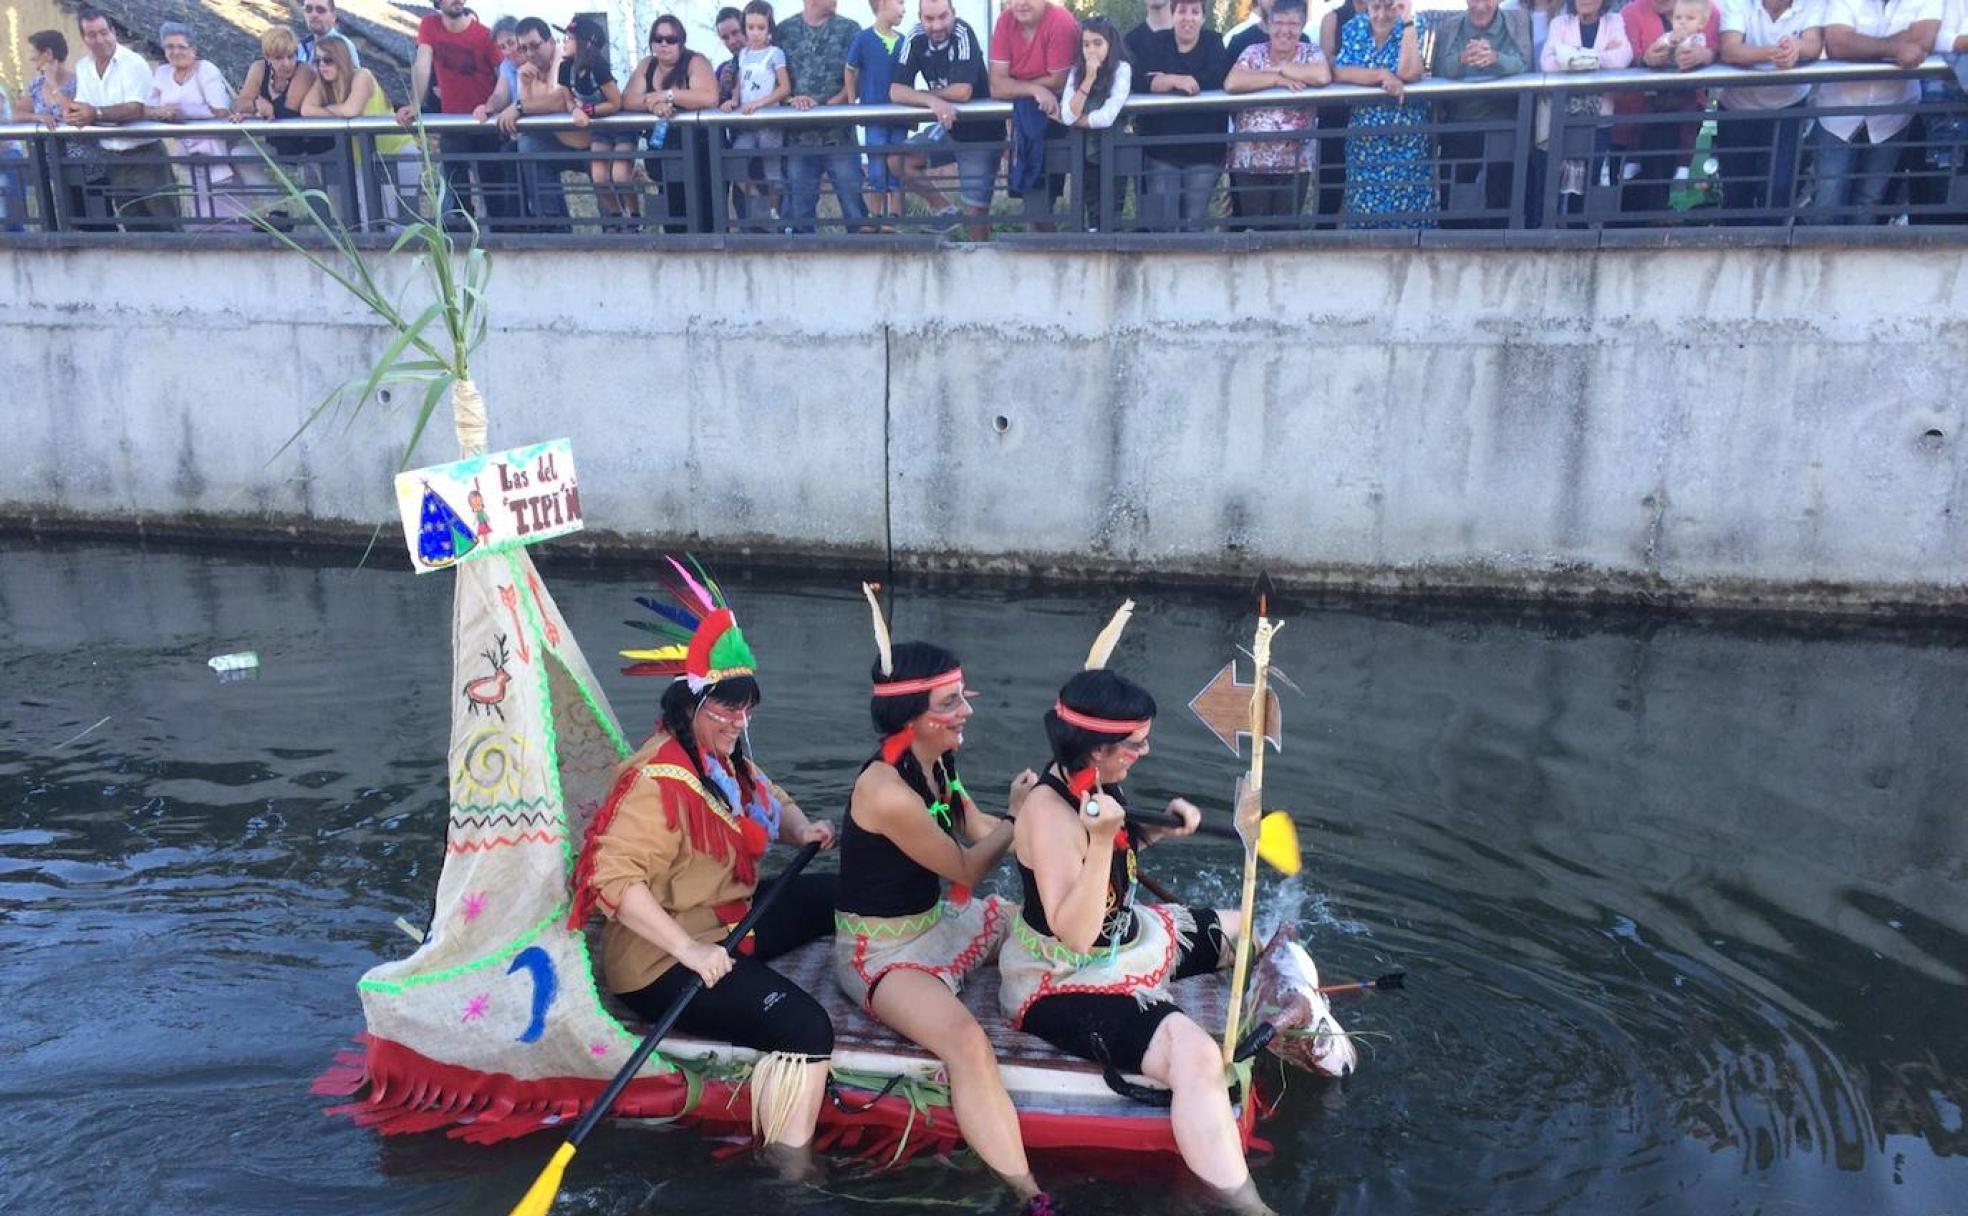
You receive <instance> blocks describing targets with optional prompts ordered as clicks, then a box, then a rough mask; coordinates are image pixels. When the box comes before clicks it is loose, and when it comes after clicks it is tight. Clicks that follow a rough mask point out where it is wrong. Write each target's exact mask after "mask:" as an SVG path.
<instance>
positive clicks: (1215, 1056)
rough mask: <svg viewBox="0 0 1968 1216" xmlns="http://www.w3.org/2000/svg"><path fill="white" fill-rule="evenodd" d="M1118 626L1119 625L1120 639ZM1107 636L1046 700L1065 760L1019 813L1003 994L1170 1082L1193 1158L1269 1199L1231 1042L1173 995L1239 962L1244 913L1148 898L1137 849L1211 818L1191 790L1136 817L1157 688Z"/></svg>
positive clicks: (1222, 1195) (1093, 1054)
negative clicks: (1234, 1082)
mask: <svg viewBox="0 0 1968 1216" xmlns="http://www.w3.org/2000/svg"><path fill="white" fill-rule="evenodd" d="M1125 611H1126V610H1125V609H1123V612H1124V613H1125ZM1117 619H1121V620H1124V619H1125V617H1124V616H1122V617H1120V618H1117ZM1118 633H1119V631H1118V629H1116V628H1114V627H1111V626H1110V627H1109V629H1108V631H1107V632H1106V633H1103V635H1102V638H1103V642H1104V643H1105V648H1106V649H1109V650H1111V647H1112V642H1113V640H1114V638H1116V637H1118ZM1101 650H1102V643H1096V644H1095V656H1096V657H1090V658H1089V659H1088V664H1087V666H1088V670H1085V671H1082V672H1080V673H1079V674H1077V675H1075V676H1074V677H1073V678H1072V679H1070V680H1068V681H1066V684H1065V686H1064V687H1062V688H1061V689H1060V690H1059V696H1058V698H1057V699H1056V700H1055V701H1054V703H1053V707H1052V708H1051V709H1049V710H1047V711H1046V715H1045V730H1046V739H1047V740H1048V742H1050V744H1051V745H1052V756H1053V762H1052V764H1051V765H1049V766H1048V767H1047V769H1046V771H1045V773H1044V774H1043V775H1042V776H1040V778H1039V784H1038V787H1037V788H1036V789H1034V790H1033V791H1032V793H1031V796H1030V797H1029V798H1027V799H1026V800H1025V802H1024V805H1023V806H1022V807H1021V808H1020V811H1019V815H1018V826H1017V839H1016V842H1015V849H1016V859H1017V862H1018V877H1019V881H1020V883H1021V885H1022V886H1023V889H1024V906H1023V907H1022V908H1021V909H1020V911H1019V915H1018V917H1017V919H1016V920H1014V921H1013V922H1012V931H1011V936H1010V937H1009V938H1008V939H1007V940H1006V942H1005V944H1004V949H1003V951H1002V952H1001V953H1000V955H999V958H998V973H999V976H1000V978H1001V980H1002V983H1001V985H1000V987H999V989H998V999H999V1001H1000V1003H1001V1004H1002V1005H1003V1007H1004V1011H1005V1016H1006V1018H1008V1019H1009V1020H1010V1022H1011V1024H1012V1025H1013V1026H1016V1027H1018V1028H1019V1029H1021V1030H1024V1031H1026V1032H1028V1033H1030V1034H1035V1035H1037V1036H1039V1037H1040V1038H1042V1039H1044V1040H1046V1041H1047V1042H1048V1043H1051V1044H1052V1045H1053V1046H1054V1047H1057V1048H1059V1049H1060V1050H1061V1051H1065V1052H1070V1053H1071V1054H1073V1055H1076V1056H1081V1057H1083V1058H1085V1059H1089V1060H1094V1061H1097V1062H1098V1063H1100V1064H1103V1065H1105V1066H1107V1067H1108V1068H1109V1069H1110V1070H1112V1071H1115V1072H1119V1073H1139V1074H1142V1075H1145V1076H1146V1077H1148V1078H1149V1079H1150V1080H1153V1081H1158V1082H1160V1083H1161V1084H1163V1085H1165V1086H1167V1087H1168V1088H1169V1090H1170V1092H1171V1094H1172V1101H1171V1103H1170V1107H1169V1120H1170V1122H1171V1123H1172V1124H1173V1126H1174V1131H1175V1143H1176V1147H1177V1148H1179V1149H1180V1150H1181V1151H1182V1160H1183V1162H1184V1163H1185V1164H1186V1165H1188V1167H1189V1168H1190V1170H1192V1171H1193V1172H1194V1173H1195V1174H1196V1175H1197V1177H1199V1178H1201V1179H1202V1180H1203V1181H1204V1182H1205V1183H1207V1184H1208V1185H1209V1186H1210V1187H1211V1188H1212V1189H1213V1190H1215V1191H1216V1192H1217V1194H1218V1199H1219V1202H1220V1203H1221V1204H1222V1206H1223V1207H1225V1208H1227V1209H1228V1210H1230V1211H1234V1212H1239V1213H1250V1214H1256V1213H1269V1212H1270V1209H1269V1208H1267V1207H1266V1206H1265V1205H1264V1201H1263V1200H1261V1199H1260V1198H1258V1194H1257V1188H1256V1186H1255V1185H1254V1184H1253V1183H1252V1182H1251V1175H1250V1168H1249V1166H1248V1165H1246V1164H1245V1162H1244V1151H1243V1139H1242V1137H1241V1136H1240V1135H1239V1134H1238V1130H1237V1123H1236V1119H1235V1116H1234V1114H1233V1112H1232V1110H1231V1107H1230V1094H1229V1089H1228V1086H1227V1085H1226V1083H1225V1080H1224V1068H1223V1057H1222V1055H1221V1052H1220V1049H1219V1048H1218V1047H1217V1044H1216V1040H1215V1039H1213V1038H1212V1037H1211V1036H1210V1034H1209V1032H1208V1031H1206V1030H1204V1029H1203V1028H1202V1027H1201V1026H1199V1025H1198V1024H1197V1023H1196V1022H1195V1020H1194V1019H1192V1018H1190V1017H1189V1016H1188V1015H1187V1014H1185V1013H1183V1012H1182V1010H1181V1008H1180V1007H1178V1006H1177V1005H1176V1004H1175V1002H1174V1000H1173V999H1171V997H1170V994H1169V985H1170V984H1171V983H1172V982H1174V981H1176V980H1180V979H1186V978H1188V977H1190V976H1195V975H1206V974H1208V973H1209V972H1211V971H1214V970H1216V969H1217V968H1218V967H1221V966H1225V965H1227V964H1228V963H1229V962H1230V961H1231V959H1232V957H1233V951H1232V949H1231V947H1230V943H1231V942H1232V941H1234V940H1235V938H1236V935H1237V934H1238V933H1239V932H1240V931H1241V926H1240V923H1239V914H1238V912H1237V911H1236V910H1235V909H1211V908H1189V907H1183V906H1181V905H1177V904H1137V903H1136V902H1135V888H1136V883H1137V880H1138V873H1137V867H1136V860H1135V854H1136V852H1137V851H1138V850H1139V849H1140V848H1141V847H1142V846H1143V845H1146V844H1148V843H1151V842H1152V841H1153V840H1155V839H1158V838H1161V837H1164V836H1186V835H1188V834H1190V833H1192V832H1194V831H1195V830H1196V825H1197V823H1198V822H1200V819H1201V816H1200V813H1199V812H1198V811H1197V810H1196V808H1195V807H1194V806H1193V805H1191V804H1190V803H1189V802H1187V801H1186V800H1184V799H1181V798H1177V799H1174V800H1172V801H1171V802H1170V803H1169V804H1168V809H1169V813H1170V815H1171V816H1172V817H1173V818H1172V820H1171V823H1172V824H1173V823H1175V822H1179V823H1180V825H1181V826H1179V827H1177V826H1170V827H1167V828H1153V829H1138V828H1128V827H1125V826H1123V825H1124V823H1125V820H1126V814H1127V805H1128V803H1127V795H1126V794H1125V793H1123V792H1122V789H1121V783H1122V782H1123V781H1125V780H1126V779H1127V777H1128V775H1129V773H1130V772H1131V771H1132V770H1133V768H1134V766H1135V764H1136V763H1137V762H1138V761H1139V760H1140V759H1141V758H1142V757H1144V756H1146V755H1147V754H1148V732H1149V730H1150V728H1151V727H1152V726H1153V725H1154V720H1155V698H1154V697H1152V696H1150V695H1149V694H1148V691H1147V690H1146V689H1144V688H1142V687H1141V686H1140V685H1138V684H1136V683H1134V682H1133V681H1131V680H1128V679H1125V678H1123V677H1122V676H1119V675H1116V674H1115V673H1113V672H1111V671H1107V670H1105V669H1104V668H1105V663H1106V658H1105V655H1104V654H1101V653H1100V652H1101Z"/></svg>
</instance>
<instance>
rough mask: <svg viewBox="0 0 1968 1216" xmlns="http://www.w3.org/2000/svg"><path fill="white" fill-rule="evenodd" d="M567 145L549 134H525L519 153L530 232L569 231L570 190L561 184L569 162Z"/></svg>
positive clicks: (522, 135)
mask: <svg viewBox="0 0 1968 1216" xmlns="http://www.w3.org/2000/svg"><path fill="white" fill-rule="evenodd" d="M567 152H568V148H567V145H565V144H563V143H561V142H560V140H558V139H556V138H555V137H554V136H553V135H552V134H550V133H548V132H545V131H521V132H520V133H519V154H520V155H521V156H523V157H525V158H526V159H524V160H522V161H520V162H519V181H520V187H521V189H522V190H523V191H524V192H525V199H526V218H527V220H529V221H530V222H529V223H528V224H527V225H526V230H527V231H528V232H566V231H567V189H566V187H564V186H562V185H561V182H560V174H561V170H563V169H565V168H567V166H568V163H569V162H567V161H566V160H563V159H562V158H563V157H565V156H566V155H567Z"/></svg>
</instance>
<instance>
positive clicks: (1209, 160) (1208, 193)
mask: <svg viewBox="0 0 1968 1216" xmlns="http://www.w3.org/2000/svg"><path fill="white" fill-rule="evenodd" d="M1135 68H1136V70H1137V72H1138V73H1139V75H1140V77H1141V87H1142V91H1143V92H1148V93H1166V94H1175V95H1177V96H1183V97H1194V96H1196V95H1197V94H1198V93H1204V92H1213V91H1215V90H1218V89H1221V88H1222V87H1223V81H1224V79H1225V78H1226V77H1227V76H1229V74H1230V56H1229V52H1228V50H1227V49H1226V48H1225V47H1224V45H1223V35H1221V34H1219V33H1217V32H1216V31H1215V30H1212V29H1205V28H1204V27H1203V0H1175V25H1174V26H1173V27H1172V28H1170V29H1167V30H1163V31H1162V32H1160V33H1158V34H1155V35H1154V36H1153V37H1150V38H1149V39H1147V41H1146V50H1145V51H1144V52H1143V54H1142V58H1141V62H1139V63H1137V64H1136V65H1135ZM1228 127H1229V119H1228V116H1227V115H1226V114H1224V113H1223V111H1221V110H1144V111H1141V112H1140V113H1138V114H1136V115H1135V119H1134V131H1135V134H1136V135H1140V136H1143V137H1144V138H1152V137H1163V136H1180V135H1193V136H1198V137H1200V138H1198V139H1197V140H1196V141H1195V142H1193V143H1169V144H1163V143H1157V144H1148V145H1146V146H1145V147H1143V148H1142V159H1143V162H1144V169H1143V172H1142V188H1141V218H1142V226H1143V227H1146V228H1149V229H1156V230H1161V231H1165V232H1166V231H1175V230H1178V229H1179V230H1180V231H1183V232H1195V231H1197V230H1198V229H1200V228H1201V227H1202V226H1203V222H1204V221H1205V220H1207V219H1208V218H1209V213H1210V203H1211V201H1212V200H1213V199H1214V198H1215V195H1216V182H1217V178H1219V177H1221V176H1222V174H1223V164H1224V143H1225V140H1224V138H1223V136H1224V133H1225V131H1226V130H1227V129H1228Z"/></svg>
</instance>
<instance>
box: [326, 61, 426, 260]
mask: <svg viewBox="0 0 1968 1216" xmlns="http://www.w3.org/2000/svg"><path fill="white" fill-rule="evenodd" d="M314 73H315V82H314V87H313V88H311V89H309V90H308V95H307V96H306V97H305V98H303V99H302V100H301V114H302V115H303V116H305V117H308V118H386V117H388V116H390V115H391V114H393V113H394V112H395V107H393V106H391V105H390V102H389V98H388V96H386V95H385V94H384V93H383V86H382V85H381V84H380V83H378V82H377V80H376V75H375V73H374V72H371V71H370V70H369V69H368V68H363V67H357V66H356V63H355V51H354V49H353V48H352V47H350V46H349V44H348V40H347V39H346V38H332V39H329V40H328V41H326V42H324V43H322V44H321V45H320V46H318V47H316V48H315V56H314ZM370 142H371V143H373V145H374V147H375V155H374V156H373V157H372V156H371V155H370V154H369V151H368V150H367V149H366V148H365V147H364V146H363V144H362V142H361V141H358V142H357V143H356V145H355V169H356V172H357V173H358V174H361V175H363V176H364V177H366V178H369V179H371V180H373V181H374V182H375V183H376V185H377V187H378V193H379V194H380V196H381V198H382V202H383V218H385V219H387V220H390V221H392V222H395V221H398V220H400V219H402V218H403V217H404V216H405V215H406V214H409V213H414V210H415V206H416V202H415V200H416V188H417V181H418V179H419V177H420V176H421V166H420V165H419V164H418V157H417V153H416V150H415V147H414V145H415V143H416V141H415V140H413V139H412V138H411V137H410V136H408V135H377V136H375V137H373V139H372V140H371V141H370ZM355 199H356V209H357V211H356V213H357V215H358V216H360V217H361V220H362V223H363V224H364V225H365V226H366V225H367V224H368V223H369V222H370V221H371V219H372V218H374V217H372V216H371V215H370V213H369V192H368V191H367V190H366V189H358V190H357V191H356V192H355Z"/></svg>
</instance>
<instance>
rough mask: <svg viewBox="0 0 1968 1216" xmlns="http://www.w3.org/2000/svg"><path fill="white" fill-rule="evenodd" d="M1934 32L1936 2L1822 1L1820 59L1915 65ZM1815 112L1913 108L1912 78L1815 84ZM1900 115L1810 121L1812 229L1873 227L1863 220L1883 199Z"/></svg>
mask: <svg viewBox="0 0 1968 1216" xmlns="http://www.w3.org/2000/svg"><path fill="white" fill-rule="evenodd" d="M1940 28H1941V0H1830V3H1829V4H1828V5H1827V6H1826V8H1825V19H1824V44H1825V55H1826V57H1827V58H1830V59H1842V60H1846V61H1847V62H1851V63H1889V64H1893V65H1895V66H1897V67H1902V68H1913V67H1918V66H1920V64H1921V62H1922V61H1923V60H1925V59H1926V58H1927V53H1928V51H1930V50H1932V49H1933V46H1934V38H1935V35H1937V34H1938V33H1939V32H1940ZM1817 104H1818V105H1820V106H1915V105H1918V104H1920V83H1919V82H1918V81H1916V80H1910V79H1899V80H1868V81H1863V82H1860V83H1855V84H1847V83H1835V84H1834V83H1827V84H1821V85H1819V86H1818V98H1817ZM1911 121H1912V115H1910V114H1907V113H1905V112H1890V111H1889V112H1887V113H1882V114H1866V115H1859V114H1848V115H1844V116H1821V117H1820V118H1819V119H1818V133H1817V136H1816V138H1815V140H1814V142H1815V143H1816V145H1817V149H1816V151H1817V156H1816V176H1817V196H1816V198H1815V199H1814V200H1813V204H1812V205H1813V208H1814V210H1816V211H1817V212H1818V213H1819V222H1820V223H1831V224H1856V223H1877V222H1878V221H1879V219H1880V218H1881V217H1879V216H1876V215H1863V214H1861V213H1860V212H1859V211H1858V210H1857V209H1858V208H1874V207H1878V206H1879V205H1880V204H1881V203H1883V202H1885V201H1886V192H1887V190H1888V189H1890V188H1891V186H1892V184H1893V175H1894V174H1895V173H1896V172H1897V171H1898V169H1899V167H1900V158H1901V154H1902V153H1903V152H1904V151H1905V150H1906V146H1905V145H1906V142H1907V141H1906V140H1904V139H1902V138H1901V136H1903V135H1904V134H1905V132H1906V128H1907V124H1908V123H1909V122H1911Z"/></svg>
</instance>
